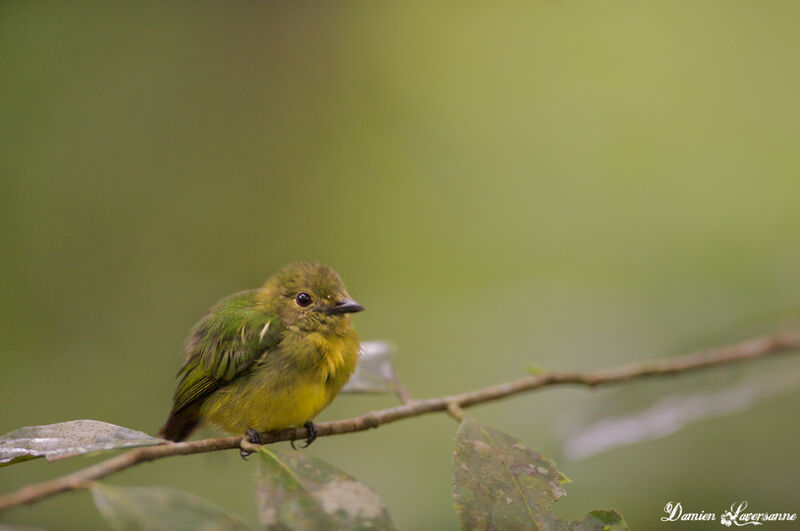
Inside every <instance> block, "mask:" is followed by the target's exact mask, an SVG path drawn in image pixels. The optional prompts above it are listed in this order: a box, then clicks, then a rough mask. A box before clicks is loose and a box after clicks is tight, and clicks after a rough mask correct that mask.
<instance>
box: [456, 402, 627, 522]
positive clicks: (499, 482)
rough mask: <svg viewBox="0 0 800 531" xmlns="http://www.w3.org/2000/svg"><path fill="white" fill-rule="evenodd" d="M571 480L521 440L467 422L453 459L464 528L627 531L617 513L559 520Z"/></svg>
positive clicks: (460, 429)
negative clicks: (556, 507)
mask: <svg viewBox="0 0 800 531" xmlns="http://www.w3.org/2000/svg"><path fill="white" fill-rule="evenodd" d="M567 482H569V480H568V479H567V478H566V476H564V475H563V474H561V473H560V472H559V471H558V470H556V466H555V464H554V463H553V462H552V461H550V460H549V459H547V458H546V457H544V456H542V455H541V454H540V453H539V452H537V451H536V450H532V449H530V448H526V447H525V446H524V445H523V444H522V443H521V442H520V440H519V439H516V438H514V437H512V436H510V435H507V434H505V433H502V432H499V431H495V430H492V429H491V428H488V427H486V426H484V425H482V424H479V423H478V422H476V421H474V420H472V419H471V418H469V417H465V418H464V420H463V421H462V422H461V425H460V426H459V428H458V433H457V435H456V449H455V452H454V454H453V472H452V484H453V485H452V486H453V500H454V505H455V508H456V513H458V518H459V520H460V522H461V527H462V528H463V529H541V530H590V529H591V530H593V529H597V530H601V529H602V530H605V529H627V524H626V523H625V520H624V519H623V518H622V516H621V515H620V514H619V513H617V512H616V511H613V510H611V511H592V512H590V513H589V514H587V515H586V517H585V518H584V519H583V520H581V521H572V522H570V521H566V520H562V519H561V518H559V517H558V516H557V515H556V514H555V513H554V512H553V510H552V508H551V505H552V504H553V502H555V501H556V500H558V499H559V498H560V497H561V496H564V495H565V494H566V492H565V491H564V489H563V487H562V485H563V484H564V483H567Z"/></svg>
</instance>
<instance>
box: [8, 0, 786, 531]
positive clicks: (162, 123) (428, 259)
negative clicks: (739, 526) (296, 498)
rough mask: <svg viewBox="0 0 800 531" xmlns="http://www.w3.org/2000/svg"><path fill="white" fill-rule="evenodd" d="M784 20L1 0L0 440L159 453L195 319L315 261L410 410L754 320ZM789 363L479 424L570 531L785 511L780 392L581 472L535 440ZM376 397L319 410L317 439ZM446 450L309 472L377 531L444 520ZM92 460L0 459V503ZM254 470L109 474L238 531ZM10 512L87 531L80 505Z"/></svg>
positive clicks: (769, 11) (446, 429)
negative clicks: (195, 503) (367, 488)
mask: <svg viewBox="0 0 800 531" xmlns="http://www.w3.org/2000/svg"><path fill="white" fill-rule="evenodd" d="M798 17H800V4H798V3H796V2H791V1H785V2H769V3H757V2H738V1H737V2H728V1H725V2H722V1H708V2H685V1H681V2H669V3H661V4H658V3H652V2H632V1H623V2H613V3H608V2H584V3H578V2H562V1H539V2H520V3H517V2H508V3H506V2H500V3H461V4H436V3H428V2H404V3H393V4H390V3H367V2H351V3H347V4H346V5H344V4H331V3H326V4H312V3H294V2H293V3H282V4H254V3H226V4H222V3H205V2H202V3H191V4H188V3H185V4H178V3H174V4H164V5H156V4H148V3H144V4H138V5H127V6H126V5H123V4H116V3H96V4H92V3H80V4H78V3H67V2H64V3H58V2H50V3H47V2H29V3H26V2H18V1H6V2H3V3H2V4H0V94H2V97H1V98H0V179H2V182H1V183H0V184H1V185H2V188H1V189H0V222H2V230H1V231H0V242H1V245H2V247H0V248H1V249H2V255H3V258H2V260H0V300H2V305H0V342H1V344H0V433H5V432H8V431H11V430H13V429H16V428H18V427H20V426H25V425H34V424H45V423H51V422H58V421H63V420H71V419H76V418H91V419H99V420H104V421H108V422H114V423H117V424H121V425H124V426H129V427H132V428H137V429H141V430H144V431H148V432H150V433H155V431H156V430H157V429H158V427H159V426H160V425H161V423H162V422H163V421H164V419H165V417H166V414H167V412H168V410H169V407H170V400H171V395H172V391H173V386H174V379H173V377H174V374H175V372H176V370H177V368H178V366H179V363H180V354H179V351H180V346H181V342H182V340H183V338H184V334H185V333H186V331H187V330H188V329H189V327H190V326H191V325H192V324H193V323H194V322H195V321H196V320H197V319H199V318H200V317H201V316H202V315H203V314H204V312H205V310H206V309H207V308H208V307H209V306H210V305H211V304H212V303H214V302H215V301H216V300H218V299H219V298H221V297H222V296H224V295H226V294H229V293H232V292H235V291H238V290H241V289H246V288H252V287H257V286H259V285H260V284H261V283H262V282H263V281H264V280H265V279H266V278H267V277H268V276H269V275H270V274H272V272H273V271H275V270H276V269H277V268H279V267H281V266H283V265H284V264H286V263H288V262H290V261H293V260H298V259H306V260H314V261H323V262H326V263H328V264H330V265H332V266H333V267H334V268H336V269H337V270H338V271H339V273H340V274H341V275H342V277H343V279H344V280H345V282H346V284H347V286H348V288H349V290H350V292H351V293H352V294H353V296H354V297H355V298H356V299H357V300H359V301H360V302H362V303H363V304H364V306H366V308H367V311H366V312H364V313H362V314H359V315H358V316H356V317H355V318H354V323H355V324H356V327H357V329H358V330H359V332H360V334H361V336H362V338H364V339H388V340H390V341H392V342H393V343H394V344H396V345H397V346H398V347H399V350H398V354H397V360H396V361H397V366H398V370H399V372H400V375H401V377H402V379H403V380H404V382H405V384H406V386H407V387H408V388H409V389H410V390H411V392H412V394H414V395H415V396H417V397H428V396H437V395H442V394H445V393H453V392H458V391H464V390H469V389H472V388H476V387H480V386H483V385H488V384H492V383H496V382H500V381H504V380H509V379H513V378H516V377H519V376H521V375H523V374H524V368H525V366H526V365H528V364H537V365H542V366H545V367H548V368H553V369H565V370H567V369H569V370H572V369H586V370H589V369H593V368H602V367H610V366H612V365H615V364H620V363H625V362H630V361H636V360H646V359H651V358H654V357H659V356H668V355H673V354H678V353H682V352H684V351H687V350H691V349H694V348H699V347H706V346H712V345H715V344H718V343H720V342H723V341H728V340H731V339H736V338H741V337H746V336H747V335H748V334H752V333H757V332H759V331H763V330H766V329H768V328H769V327H770V326H771V323H772V322H773V321H774V319H773V316H783V315H784V313H785V312H786V311H787V309H789V308H792V307H794V306H795V305H796V303H797V302H798V300H800V266H799V265H798V264H800V245H798V243H799V242H798V239H799V238H798V234H799V232H798V230H799V229H800V181H799V179H798V170H800V145H798V138H800V137H799V136H798V135H799V134H800V130H799V126H798V124H800V103H799V102H798V94H800V69H798V66H797V50H798V46H800V33H798V32H797V20H798ZM798 372H800V365H799V364H798V363H797V362H796V361H794V360H793V359H792V358H791V357H788V358H784V359H781V360H776V361H768V362H764V363H760V364H757V365H750V366H747V367H741V368H734V369H725V370H719V371H715V372H714V373H706V374H704V375H698V376H692V377H688V378H685V379H681V380H674V381H662V382H657V383H656V382H647V383H642V384H632V385H630V386H626V387H624V388H623V387H621V388H618V389H603V390H596V391H588V390H583V389H557V390H546V391H543V392H539V393H536V394H533V395H528V396H521V397H517V398H514V399H511V400H508V401H504V402H500V403H495V404H492V405H488V406H484V407H479V408H476V409H474V410H472V413H473V414H474V415H475V416H476V417H477V418H479V419H481V420H483V421H486V422H488V423H490V424H491V425H492V426H494V427H495V428H497V429H501V430H505V431H507V432H510V433H513V434H515V435H517V436H519V437H521V438H522V439H523V440H524V441H525V442H526V443H527V444H528V445H530V446H532V447H535V448H537V449H539V450H540V451H542V452H544V453H545V454H546V455H549V456H550V457H552V458H554V459H555V460H556V461H557V462H558V463H559V466H560V468H561V469H562V471H563V472H564V473H566V475H567V476H569V477H570V478H571V479H572V480H573V483H572V484H571V485H569V489H568V496H567V497H566V498H565V499H563V500H562V501H560V502H559V503H558V504H557V507H558V509H559V511H560V512H561V513H562V514H563V515H565V516H570V517H578V516H580V515H582V514H583V513H584V512H585V511H587V510H589V509H593V508H601V507H614V508H616V509H618V510H620V511H621V512H622V513H623V514H624V515H625V516H626V518H627V520H628V522H629V524H630V525H631V526H632V527H633V528H634V529H646V528H651V527H655V526H656V525H657V524H660V522H658V518H659V517H660V516H661V515H663V507H664V504H665V503H666V502H668V501H670V500H672V501H683V504H684V505H685V506H689V507H690V508H692V509H694V510H697V511H699V510H701V509H702V510H705V511H706V512H716V513H718V514H719V513H720V512H722V511H723V510H725V509H727V507H728V506H729V505H730V504H731V503H733V502H735V501H739V500H748V501H749V502H750V507H751V508H753V509H755V508H758V509H760V510H764V511H767V510H768V511H795V512H797V511H798V510H800V493H798V490H797V487H796V478H797V477H798V476H800V459H798V457H797V448H799V447H800V432H799V431H798V429H797V415H798V413H800V393H797V392H796V391H790V392H786V393H782V394H779V395H777V396H773V397H771V398H768V399H766V400H764V401H762V402H760V403H758V404H757V405H756V406H755V407H753V408H752V409H750V410H748V411H746V412H743V413H739V414H736V415H730V416H724V417H718V418H712V419H707V420H706V421H703V422H698V423H695V424H691V425H689V426H688V427H686V429H684V430H682V431H680V432H678V433H677V434H674V435H671V436H669V437H665V438H661V439H657V440H654V441H649V442H644V443H640V444H636V445H631V446H625V447H621V448H617V449H614V450H611V451H609V452H606V453H602V454H599V455H596V456H593V457H590V458H586V459H581V460H569V459H567V458H566V456H564V454H563V451H562V443H563V438H564V435H563V430H562V429H561V428H560V426H561V425H562V424H564V423H565V421H564V419H569V418H575V416H576V415H578V416H580V415H585V414H587V412H589V411H590V409H589V408H597V407H598V404H600V405H602V404H610V405H609V406H608V407H607V408H606V409H607V410H608V411H611V412H613V411H616V410H618V409H619V410H624V409H632V408H635V407H637V406H642V405H643V404H645V406H646V404H648V403H651V402H653V401H655V400H657V397H658V396H666V395H669V394H670V393H674V392H685V391H687V390H689V391H691V392H700V391H702V390H703V389H708V388H711V389H716V388H725V386H726V385H728V384H731V385H733V384H736V385H739V384H740V383H741V382H747V381H749V379H750V378H751V377H752V375H754V374H758V375H760V380H759V381H766V382H769V381H770V379H771V378H772V377H773V376H775V375H778V374H787V373H794V374H797V373H798ZM395 403H396V399H393V398H392V397H384V396H377V397H364V396H342V397H340V398H339V399H337V401H336V402H335V403H334V404H333V406H331V407H330V408H329V409H328V410H326V411H325V412H324V413H323V415H322V416H321V417H320V420H331V419H336V418H343V417H347V416H351V415H355V414H358V413H361V412H364V411H366V410H369V409H373V408H379V407H388V406H390V405H393V404H395ZM590 416H591V415H590ZM567 423H568V422H567ZM455 428H456V425H455V423H454V422H453V421H452V420H451V419H449V418H447V417H446V416H443V415H438V416H427V417H423V418H418V419H412V420H408V421H404V422H399V423H396V424H392V425H388V426H385V427H382V428H380V429H378V430H372V431H369V432H365V433H360V434H354V435H348V436H342V437H332V438H326V439H324V440H320V441H319V442H318V443H317V444H315V445H314V446H313V447H312V448H311V449H310V450H309V451H310V452H311V453H312V454H314V455H317V456H320V457H322V458H324V459H326V460H328V461H329V462H331V463H333V464H335V465H337V466H339V467H340V468H342V469H344V470H345V471H347V472H349V473H350V474H352V475H354V476H355V477H357V478H359V479H361V480H363V481H365V482H367V483H369V484H370V485H372V486H373V487H375V488H376V489H377V491H378V492H380V493H381V494H382V496H383V497H384V499H385V500H386V502H387V504H388V506H389V510H390V512H391V514H392V517H393V519H394V521H395V522H396V523H397V524H398V526H399V527H400V528H401V529H455V528H457V521H456V517H455V513H454V511H453V509H452V507H451V503H450V492H449V480H450V471H449V466H450V455H451V452H452V439H453V436H454V433H455ZM201 435H209V432H204V433H202V434H201ZM96 460H97V459H96V458H77V459H72V460H66V461H61V462H58V463H46V462H43V461H36V462H31V463H26V464H23V465H16V466H13V467H8V468H4V469H1V470H0V489H2V490H1V491H0V492H8V491H10V490H12V489H15V488H17V487H19V486H21V485H23V484H25V483H28V482H32V481H41V480H44V479H47V478H51V477H54V476H56V475H58V474H62V473H66V472H68V471H70V470H73V469H75V468H77V467H80V466H83V465H85V464H87V463H89V462H94V461H96ZM253 474H254V468H253V463H252V462H248V463H245V462H243V461H242V460H241V459H239V456H238V455H237V454H236V453H235V452H223V453H219V454H210V455H201V456H193V457H181V458H174V459H169V460H164V461H161V462H158V463H155V464H148V465H143V466H139V467H136V468H135V469H132V470H129V471H126V472H124V473H122V474H119V475H117V476H114V477H113V478H111V479H110V480H109V482H110V483H112V484H118V485H165V486H170V487H174V488H179V489H184V490H187V491H190V492H192V493H195V494H198V495H200V496H202V497H204V498H207V499H209V500H213V501H214V502H216V503H217V504H219V505H221V506H223V507H225V508H227V509H229V510H231V511H232V512H235V513H237V514H240V515H242V516H243V517H244V518H246V519H247V520H248V521H250V522H253V523H255V522H256V520H257V518H256V512H255V506H254V494H253V488H252V479H253ZM3 519H4V521H6V522H9V523H19V524H27V525H37V526H41V527H44V528H50V529H76V530H78V529H87V528H88V529H92V528H102V527H103V525H104V524H103V522H102V520H101V519H100V517H99V515H98V514H97V512H96V511H95V510H94V508H93V506H92V502H91V500H90V496H89V495H88V494H86V493H77V494H67V495H63V496H59V497H55V498H52V499H49V500H47V501H45V502H43V503H40V504H38V505H35V506H32V507H25V508H18V509H15V510H13V511H11V512H9V513H7V514H5V515H3ZM673 527H674V524H673Z"/></svg>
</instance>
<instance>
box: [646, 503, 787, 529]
mask: <svg viewBox="0 0 800 531" xmlns="http://www.w3.org/2000/svg"><path fill="white" fill-rule="evenodd" d="M664 512H665V513H666V516H662V517H661V521H662V522H685V521H708V522H713V521H716V519H717V514H716V513H709V512H706V511H700V512H688V511H684V510H683V505H682V504H681V502H668V503H667V504H666V505H665V506H664ZM794 520H797V513H753V512H747V501H743V502H740V503H739V504H738V505H737V504H736V503H732V504H731V507H730V509H728V510H727V511H725V512H724V513H722V514H720V515H719V523H720V524H722V525H724V526H726V527H730V526H731V525H737V526H744V525H762V524H763V523H765V522H779V521H788V522H791V521H794Z"/></svg>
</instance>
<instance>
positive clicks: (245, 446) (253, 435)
mask: <svg viewBox="0 0 800 531" xmlns="http://www.w3.org/2000/svg"><path fill="white" fill-rule="evenodd" d="M262 444H264V438H263V437H261V434H260V433H259V432H257V431H256V430H254V429H253V428H247V431H246V432H245V436H244V437H243V438H242V441H241V442H240V443H239V456H240V457H241V458H242V459H244V460H245V461H247V456H248V455H250V454H252V453H253V452H255V451H256V450H257V448H255V446H256V445H262Z"/></svg>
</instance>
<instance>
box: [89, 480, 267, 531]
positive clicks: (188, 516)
mask: <svg viewBox="0 0 800 531" xmlns="http://www.w3.org/2000/svg"><path fill="white" fill-rule="evenodd" d="M92 497H93V498H94V504H95V505H96V506H97V509H98V510H99V511H100V514H102V515H103V518H105V519H106V521H107V522H108V524H109V525H110V526H111V527H112V528H113V529H116V530H117V531H134V530H142V531H183V530H186V531H195V530H203V531H243V530H251V529H252V528H251V527H250V526H248V525H247V524H245V523H244V522H243V521H241V520H240V519H238V518H237V517H235V516H233V515H231V514H229V513H227V512H225V511H224V510H222V509H220V508H219V507H217V506H215V505H213V504H211V503H209V502H207V501H205V500H204V499H202V498H199V497H197V496H195V495H193V494H189V493H187V492H181V491H179V490H174V489H168V488H164V487H111V486H108V485H101V484H99V483H95V484H94V485H92Z"/></svg>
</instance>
